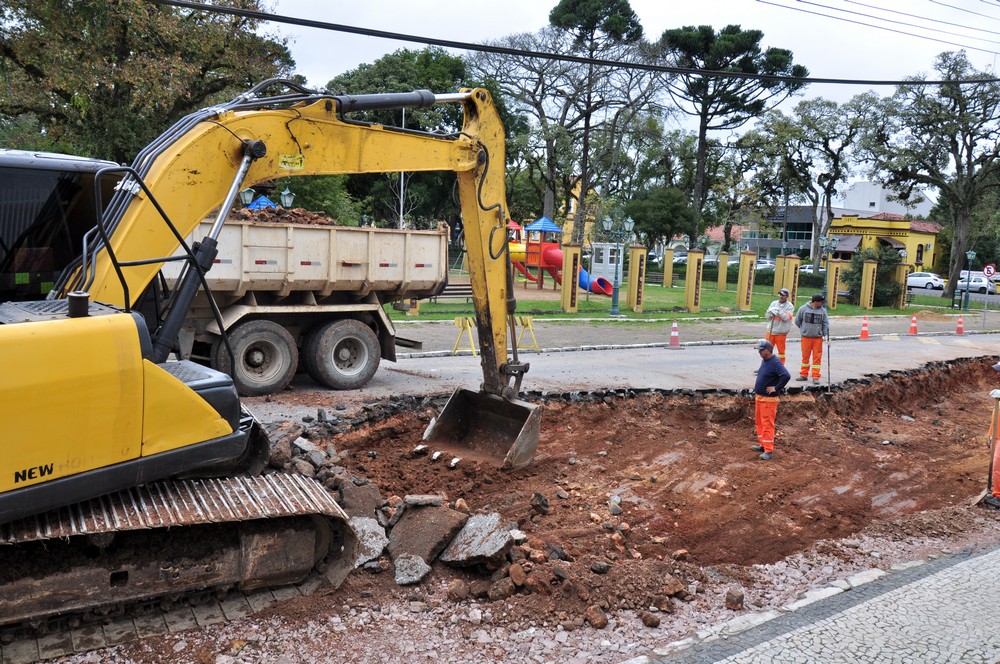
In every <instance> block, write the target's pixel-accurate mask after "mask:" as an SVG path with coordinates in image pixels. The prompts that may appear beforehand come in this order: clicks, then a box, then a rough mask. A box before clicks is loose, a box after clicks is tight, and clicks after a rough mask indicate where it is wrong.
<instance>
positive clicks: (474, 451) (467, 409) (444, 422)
mask: <svg viewBox="0 0 1000 664" xmlns="http://www.w3.org/2000/svg"><path fill="white" fill-rule="evenodd" d="M541 417H542V409H541V407H540V406H536V405H533V404H530V403H527V402H525V401H520V400H517V399H504V398H501V397H498V396H496V395H493V394H489V393H487V392H473V391H471V390H462V389H459V390H455V393H454V394H452V395H451V398H450V399H448V403H446V404H445V406H444V409H443V410H442V411H441V414H440V415H438V417H436V418H435V419H433V420H432V421H431V423H430V425H428V427H427V430H426V431H425V432H424V441H425V442H426V443H427V445H428V446H430V447H439V448H441V449H444V450H447V451H449V452H453V453H455V454H456V455H458V456H464V457H468V458H472V459H480V460H484V461H488V462H491V463H494V464H497V465H499V466H500V467H501V468H504V469H509V470H515V469H517V468H523V467H524V466H527V465H528V464H530V463H531V461H532V459H534V457H535V449H536V448H537V447H538V433H539V424H540V422H541Z"/></svg>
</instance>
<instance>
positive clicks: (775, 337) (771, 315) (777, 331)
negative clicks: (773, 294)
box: [764, 288, 795, 364]
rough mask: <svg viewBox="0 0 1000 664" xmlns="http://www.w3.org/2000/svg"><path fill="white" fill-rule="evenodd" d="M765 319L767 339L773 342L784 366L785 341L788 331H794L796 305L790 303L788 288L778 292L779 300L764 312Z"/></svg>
mask: <svg viewBox="0 0 1000 664" xmlns="http://www.w3.org/2000/svg"><path fill="white" fill-rule="evenodd" d="M764 318H766V319H767V336H766V337H765V339H767V340H768V341H770V342H771V345H773V346H774V349H775V350H776V351H777V355H778V359H779V360H781V363H782V364H784V363H785V339H787V338H788V331H789V330H791V329H792V320H793V319H794V318H795V305H794V304H792V303H791V302H789V301H788V289H787V288H782V289H781V290H780V291H778V299H777V300H775V301H774V302H772V303H771V305H770V306H769V307H768V308H767V311H766V312H764Z"/></svg>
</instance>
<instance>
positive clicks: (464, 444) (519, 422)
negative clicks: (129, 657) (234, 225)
mask: <svg viewBox="0 0 1000 664" xmlns="http://www.w3.org/2000/svg"><path fill="white" fill-rule="evenodd" d="M437 103H459V104H461V105H462V107H463V110H464V123H463V127H462V130H461V131H459V132H456V133H454V134H452V135H442V134H433V133H424V132H416V131H410V130H403V129H399V128H393V127H386V126H382V125H377V124H371V123H366V122H361V121H357V120H352V119H350V117H349V115H350V114H351V113H355V112H360V111H371V110H380V109H389V108H413V107H426V106H429V105H432V104H437ZM394 171H411V172H412V171H451V172H454V173H455V174H456V177H457V180H458V191H459V195H460V199H461V208H462V209H461V212H462V217H463V225H464V232H465V239H466V245H467V251H468V266H469V272H470V276H471V282H472V290H473V301H474V305H475V310H476V318H477V327H478V333H479V337H480V344H481V347H482V373H483V383H482V386H481V390H480V391H478V392H473V391H469V390H458V391H456V393H455V394H454V395H452V397H451V398H450V399H449V401H448V403H447V404H446V406H445V408H444V409H443V410H442V412H441V414H440V416H439V417H438V418H436V420H435V421H434V422H433V423H432V424H431V426H430V427H429V428H428V431H427V433H426V434H425V438H426V439H427V440H428V441H431V442H433V443H434V444H437V445H440V446H442V447H445V448H453V449H456V450H461V451H462V452H463V453H464V454H466V455H473V456H480V457H483V458H486V459H489V460H491V461H494V462H495V463H497V464H498V465H501V466H503V467H506V468H518V467H522V466H524V465H526V464H528V463H530V461H531V459H532V457H533V455H534V452H535V448H536V446H537V443H538V432H539V418H540V409H539V408H537V407H535V406H533V405H531V404H528V403H526V402H523V401H520V400H519V399H518V393H519V391H520V384H521V379H522V377H523V375H524V373H525V371H527V369H528V365H527V364H526V363H521V362H519V361H518V359H517V351H516V345H515V344H514V343H513V339H514V334H513V313H514V306H515V303H514V300H513V297H512V281H511V276H510V261H509V259H508V256H507V254H506V251H507V230H506V221H507V202H506V194H505V188H504V133H503V127H502V125H501V122H500V119H499V116H498V114H497V111H496V108H495V107H494V105H493V102H492V100H491V98H490V96H489V94H488V93H487V92H486V91H485V90H481V89H476V90H463V91H461V92H458V93H453V94H446V95H435V94H432V93H430V92H427V91H416V92H411V93H399V94H383V95H359V96H346V95H341V96H334V95H330V94H328V93H325V92H316V91H312V90H308V89H306V88H303V87H301V86H298V85H297V84H295V83H293V82H290V81H284V80H270V81H265V82H263V83H261V84H259V85H258V86H256V87H254V88H253V89H251V90H250V91H248V92H247V93H245V94H243V95H241V96H240V97H238V98H236V99H234V100H232V101H230V102H228V103H225V104H221V105H219V106H216V107H212V108H208V109H204V110H201V111H198V112H196V113H194V114H192V115H190V116H188V117H185V118H184V119H182V120H180V121H179V122H177V123H176V124H175V125H174V126H173V127H171V128H170V129H169V130H167V131H166V132H165V133H164V134H163V135H161V136H160V137H159V138H158V139H157V140H156V141H154V142H153V143H152V144H150V145H149V146H147V147H146V148H145V149H144V150H143V151H142V152H141V153H140V154H139V155H138V156H137V157H136V159H135V161H134V162H133V163H132V165H131V166H129V167H124V166H119V165H118V164H114V163H110V162H102V161H95V160H89V159H82V158H76V157H69V156H65V155H54V154H44V153H26V152H19V151H10V150H0V362H2V365H3V372H2V377H0V421H2V422H3V431H4V454H3V455H2V457H0V570H2V571H0V625H6V626H12V625H13V626H19V625H30V626H32V627H36V628H37V627H38V626H40V625H42V626H44V625H45V624H46V622H47V621H51V620H54V619H58V617H59V616H61V615H63V614H67V613H69V614H74V615H80V614H97V615H101V614H106V613H108V612H111V611H114V610H117V609H118V608H119V607H121V606H125V605H130V604H135V603H143V602H148V601H153V600H157V599H161V598H163V597H168V598H174V597H177V596H181V595H184V594H185V593H187V592H189V591H200V590H205V589H209V590H222V589H233V588H236V589H241V590H250V589H255V588H260V587H268V586H274V585H280V584H286V583H293V582H296V581H298V580H300V579H302V578H304V577H305V576H307V575H308V574H310V573H312V571H313V570H314V569H319V570H321V571H323V572H325V574H326V575H327V577H328V578H329V579H330V580H331V582H333V583H334V584H338V583H339V582H340V581H341V580H342V579H343V578H344V577H345V576H346V574H347V573H348V572H349V571H350V569H352V568H353V562H354V560H355V557H356V546H357V541H356V535H355V533H354V531H353V529H352V527H351V526H350V523H349V521H348V519H347V517H346V515H345V514H344V513H343V511H342V510H341V509H340V507H339V506H338V505H337V504H336V502H335V501H334V500H333V499H332V498H331V497H330V495H329V493H328V492H327V491H326V490H325V489H324V488H323V487H322V485H320V484H319V483H317V482H315V481H313V480H309V479H307V478H304V477H300V476H290V475H284V474H279V473H272V474H263V475H262V474H260V473H261V471H262V470H263V468H264V466H265V463H266V459H267V455H268V451H269V450H268V445H269V443H268V440H267V437H266V435H265V434H263V432H262V431H261V427H260V425H259V424H258V423H257V422H256V421H255V420H254V418H253V417H252V416H251V415H250V414H249V413H248V412H247V411H246V410H245V409H244V408H243V407H242V406H241V404H240V401H239V398H238V395H237V392H236V389H235V388H234V386H233V381H232V379H231V378H230V377H229V376H228V375H226V374H224V373H221V372H219V371H215V370H213V369H210V368H208V367H205V366H202V365H199V364H195V363H193V362H190V361H177V360H174V359H172V358H173V357H174V356H173V355H172V354H173V353H174V351H175V350H176V348H177V337H178V332H179V330H180V329H181V326H182V324H183V320H184V317H185V314H186V313H187V311H188V308H189V307H190V306H191V303H192V301H193V300H194V298H195V296H196V295H197V294H198V292H199V290H200V289H201V288H203V286H204V285H205V284H204V275H205V272H206V271H208V270H209V269H210V268H211V266H212V264H213V262H215V261H216V260H217V257H216V241H215V238H216V237H217V236H218V233H219V231H220V230H221V226H222V223H223V221H224V220H225V219H226V217H227V216H228V214H229V212H230V209H231V207H232V205H233V203H234V201H235V199H236V197H237V195H238V192H239V191H240V190H242V189H244V188H246V187H250V186H253V185H255V184H257V183H260V182H263V181H266V180H271V179H274V178H278V177H287V176H295V175H323V174H344V173H378V172H394ZM213 214H214V215H215V217H214V218H215V222H214V224H213V225H212V228H211V231H210V232H209V233H208V235H207V236H206V237H205V238H203V239H202V240H201V241H200V242H196V243H193V244H191V245H190V246H188V244H187V243H186V242H185V240H184V238H185V237H186V236H188V234H189V233H191V232H192V231H193V230H194V229H195V228H196V226H197V225H198V223H199V222H200V221H202V219H204V218H206V217H208V216H210V215H213ZM219 258H220V259H221V258H224V257H219ZM168 261H181V262H183V264H184V266H183V269H182V271H181V277H180V278H179V279H178V280H177V281H176V283H174V284H172V285H168V283H167V281H166V280H165V279H163V277H162V276H161V275H160V269H161V268H162V267H163V265H164V264H165V263H167V262H168ZM508 330H509V331H510V332H511V334H510V338H511V344H510V347H508V343H507V333H508ZM306 335H308V332H307V333H306ZM303 341H306V340H303ZM230 352H231V350H230ZM508 352H510V354H511V357H508Z"/></svg>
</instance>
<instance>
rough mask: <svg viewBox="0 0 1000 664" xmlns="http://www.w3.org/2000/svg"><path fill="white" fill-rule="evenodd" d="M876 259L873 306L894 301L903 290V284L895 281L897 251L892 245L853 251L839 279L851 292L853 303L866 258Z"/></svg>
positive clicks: (856, 298) (880, 305)
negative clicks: (847, 265)
mask: <svg viewBox="0 0 1000 664" xmlns="http://www.w3.org/2000/svg"><path fill="white" fill-rule="evenodd" d="M872 259H874V260H876V261H878V265H877V266H876V267H875V306H876V307H887V306H890V305H891V304H892V303H893V302H895V301H896V298H898V297H899V294H900V293H901V292H902V291H903V288H904V287H903V286H902V285H901V284H900V283H899V282H897V281H895V277H896V266H897V265H899V262H900V257H899V252H898V251H897V250H896V249H893V248H892V247H882V248H881V249H879V250H878V251H876V250H874V249H862V250H861V251H858V252H855V254H854V256H853V257H851V264H850V266H849V267H848V268H847V269H846V270H844V276H843V277H842V279H841V281H843V283H844V285H846V286H847V289H848V290H849V291H850V292H851V301H852V302H854V303H855V304H857V303H858V299H859V297H860V294H861V279H862V276H863V269H864V264H865V261H866V260H872Z"/></svg>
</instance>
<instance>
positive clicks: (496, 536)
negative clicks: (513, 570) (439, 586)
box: [440, 512, 514, 566]
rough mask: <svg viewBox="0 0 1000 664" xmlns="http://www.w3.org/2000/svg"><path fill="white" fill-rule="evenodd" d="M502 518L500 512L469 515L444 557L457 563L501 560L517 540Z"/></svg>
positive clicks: (444, 560) (453, 563) (450, 563)
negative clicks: (513, 537)
mask: <svg viewBox="0 0 1000 664" xmlns="http://www.w3.org/2000/svg"><path fill="white" fill-rule="evenodd" d="M500 520H501V516H500V515H499V514H498V513H496V512H493V513H491V514H475V515H473V516H471V517H469V520H468V521H467V522H466V523H465V526H464V527H463V528H462V530H461V532H459V533H458V535H457V536H456V537H455V539H453V540H452V542H451V544H449V545H448V548H446V549H445V550H444V552H443V553H442V554H441V556H440V559H441V561H442V562H445V563H448V564H449V565H456V566H466V565H478V564H481V563H486V562H499V561H501V560H502V559H503V557H504V556H505V555H506V554H507V551H509V550H510V548H511V546H513V543H514V540H513V539H512V538H511V536H510V531H509V530H508V529H507V527H506V525H503V526H502V525H501V524H500Z"/></svg>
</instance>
